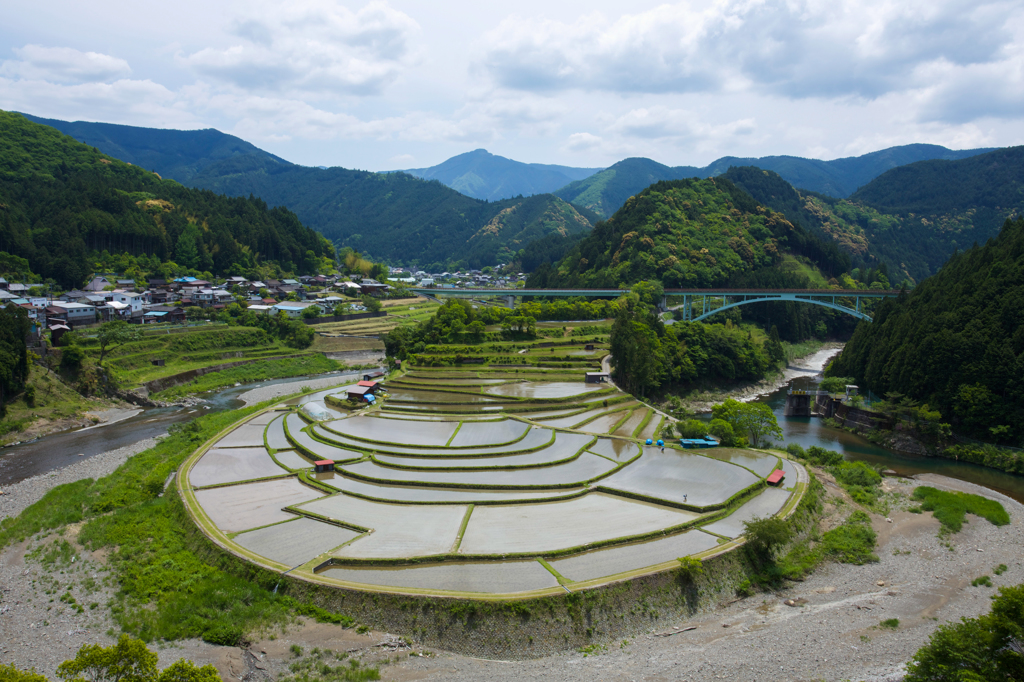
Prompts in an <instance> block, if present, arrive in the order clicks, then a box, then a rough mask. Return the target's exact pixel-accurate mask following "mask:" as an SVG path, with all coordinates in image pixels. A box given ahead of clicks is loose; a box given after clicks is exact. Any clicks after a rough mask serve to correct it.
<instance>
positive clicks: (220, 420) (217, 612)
mask: <svg viewBox="0 0 1024 682" xmlns="http://www.w3.org/2000/svg"><path fill="white" fill-rule="evenodd" d="M267 404H269V403H267ZM261 407H263V406H262V405H261V406H253V407H248V408H243V409H242V410H237V411H234V412H228V413H221V414H215V415H210V416H207V417H201V418H199V419H196V420H194V421H192V422H189V423H188V424H186V425H184V426H181V427H177V426H176V427H172V433H171V434H170V435H169V436H168V437H167V438H165V439H163V440H161V441H160V443H158V444H157V445H156V446H155V447H153V448H150V449H149V450H145V451H143V452H141V453H139V454H137V455H135V456H134V457H131V458H130V459H128V461H127V462H125V463H124V464H123V465H121V466H120V467H119V468H118V469H117V470H116V471H115V472H114V473H112V474H111V475H109V476H106V477H104V478H101V479H99V480H93V479H85V480H82V481H76V482H75V483H70V484H65V485H60V486H57V487H55V488H53V489H52V490H50V491H49V492H48V493H47V494H46V495H44V496H43V498H42V499H41V500H40V501H39V502H37V503H35V504H33V505H31V506H29V507H28V508H26V509H25V510H24V511H23V512H22V513H21V514H19V515H18V516H17V517H13V518H6V519H3V521H0V547H4V546H7V545H8V544H10V543H12V542H16V541H22V540H24V539H26V538H28V537H31V536H33V535H36V536H37V537H38V535H37V534H39V533H41V532H43V531H47V530H52V529H56V528H60V527H62V526H65V525H67V524H70V523H79V522H84V525H83V527H82V530H81V532H80V533H79V540H80V541H81V542H82V543H83V544H84V545H86V546H87V547H89V548H90V549H92V550H97V549H107V550H108V551H109V552H110V554H109V565H110V568H111V571H112V573H113V575H114V578H115V579H116V581H117V585H118V587H119V590H118V593H117V595H116V596H115V598H114V600H113V602H112V614H113V616H114V619H115V620H116V622H117V623H118V625H120V627H121V628H122V629H123V630H124V631H125V632H129V633H131V634H133V635H136V636H138V637H140V638H142V639H143V640H145V641H147V642H148V641H153V640H154V639H166V640H173V639H181V638H189V637H202V638H203V639H205V640H206V641H209V642H212V643H215V644H223V645H234V644H237V643H238V642H239V641H241V640H242V639H243V638H244V637H245V636H246V635H247V634H248V633H250V632H254V631H258V630H260V629H264V628H272V627H275V626H281V625H285V624H287V623H288V622H291V621H292V620H294V619H295V618H296V617H297V616H299V615H304V616H309V617H312V618H315V619H317V620H320V621H323V622H334V623H340V624H343V625H351V624H352V622H351V619H349V618H347V617H345V616H341V615H338V614H334V613H330V612H328V611H325V610H323V609H320V608H318V607H315V606H312V605H310V604H306V603H302V602H299V601H298V600H296V599H294V598H293V597H290V596H288V595H287V594H286V593H285V592H286V590H287V587H285V590H281V591H280V592H279V593H275V591H274V587H275V585H273V584H267V582H266V581H271V580H272V581H275V582H276V580H277V578H276V577H272V576H270V575H269V574H259V573H253V574H250V575H234V574H232V573H229V572H227V571H226V570H224V569H223V568H221V567H219V566H216V565H213V564H211V563H209V562H207V561H205V560H204V559H202V558H201V557H200V556H199V555H198V554H196V553H195V551H194V538H195V537H197V536H198V533H199V530H198V529H196V527H195V526H194V524H193V523H192V522H191V520H190V518H189V517H188V514H187V513H186V512H185V509H184V507H183V505H182V504H181V501H180V500H179V498H178V497H177V495H176V492H174V489H172V492H171V494H169V495H166V496H163V497H158V495H159V494H160V493H161V492H162V490H163V484H164V481H165V480H166V478H167V476H168V474H170V472H172V471H174V470H175V469H176V468H177V467H178V466H179V465H180V464H181V462H182V461H184V459H185V458H186V457H188V456H189V455H190V454H191V453H192V452H193V451H194V450H195V448H196V447H198V445H199V444H200V443H202V442H204V441H205V440H207V439H209V438H210V437H212V436H213V435H215V434H217V433H219V432H221V431H223V430H224V428H225V427H227V426H229V425H230V424H232V423H234V422H235V421H236V420H238V419H239V418H240V417H243V416H246V415H248V414H252V413H253V412H255V411H257V410H258V409H260V408H261ZM65 544H66V543H64V544H62V543H60V542H57V543H55V544H53V545H51V546H50V547H48V548H47V549H46V550H44V552H43V553H42V560H43V561H44V562H45V561H52V562H53V563H60V562H61V561H62V560H63V559H64V556H65V554H67V553H68V551H69V550H68V549H67V548H66V547H65ZM261 576H262V577H261ZM359 679H363V678H359ZM365 679H370V678H365Z"/></svg>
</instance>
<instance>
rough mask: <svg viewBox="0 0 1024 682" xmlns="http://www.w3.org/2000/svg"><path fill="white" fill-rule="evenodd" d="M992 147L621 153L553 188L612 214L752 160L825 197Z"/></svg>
mask: <svg viewBox="0 0 1024 682" xmlns="http://www.w3.org/2000/svg"><path fill="white" fill-rule="evenodd" d="M989 151H991V150H990V149H966V150H952V149H946V148H945V147H940V146H938V145H930V144H910V145H904V146H902V147H892V148H890V149H883V150H881V151H877V152H872V153H870V154H864V155H863V156H855V157H849V158H844V159H834V160H832V161H821V160H819V159H805V158H801V157H799V156H764V157H761V158H740V157H735V156H725V157H722V158H721V159H718V160H717V161H714V162H712V163H711V164H709V165H708V166H705V167H704V168H696V167H693V166H678V167H675V168H672V167H669V166H664V165H662V164H660V163H657V162H655V161H651V160H650V159H644V158H634V159H625V160H624V161H620V162H619V163H617V164H615V165H613V166H610V167H609V168H606V169H605V170H603V171H601V172H600V173H595V174H594V175H592V176H590V177H589V178H586V179H584V180H579V181H577V182H573V183H570V184H568V185H566V186H565V187H563V188H562V189H559V190H558V191H556V192H555V194H556V195H558V196H560V197H561V198H563V199H565V200H566V201H569V202H572V203H573V204H576V205H577V206H585V207H586V208H589V209H591V210H592V211H595V212H596V213H598V214H599V215H601V216H602V217H607V216H610V215H611V214H612V213H614V212H615V211H617V210H618V209H619V207H620V206H622V205H623V204H624V203H625V202H626V199H628V198H629V197H631V196H633V195H634V194H636V193H638V192H639V191H640V190H642V189H643V188H644V187H647V186H648V185H650V184H653V183H655V182H658V181H660V180H677V179H680V178H694V177H696V178H708V177H716V176H718V175H722V174H724V173H726V172H727V171H728V170H729V168H731V167H733V166H755V167H757V168H761V169H763V170H768V171H772V172H775V173H778V174H779V175H780V176H782V178H783V179H785V180H786V182H788V183H790V184H791V185H793V186H794V187H798V188H801V189H803V190H806V191H808V192H816V193H819V194H822V195H824V196H827V197H847V196H849V195H850V194H851V193H852V192H854V191H855V190H856V189H857V188H858V187H860V186H861V185H864V184H865V183H867V182H869V181H870V180H872V179H873V178H875V177H877V176H878V175H880V174H882V173H884V172H886V171H888V170H889V169H891V168H895V167H897V166H901V165H903V164H908V163H913V162H916V161H921V160H923V159H948V160H952V159H963V158H968V157H972V156H975V155H978V154H982V153H985V152H989Z"/></svg>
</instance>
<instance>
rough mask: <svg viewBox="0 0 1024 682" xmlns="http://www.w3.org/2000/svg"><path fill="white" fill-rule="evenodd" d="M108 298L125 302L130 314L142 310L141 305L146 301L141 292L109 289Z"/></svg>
mask: <svg viewBox="0 0 1024 682" xmlns="http://www.w3.org/2000/svg"><path fill="white" fill-rule="evenodd" d="M110 300H111V301H115V302H117V303H124V304H126V305H127V306H128V308H129V309H130V310H131V312H132V314H134V313H136V312H139V313H141V312H142V305H143V304H144V303H145V302H146V297H145V295H143V294H136V293H135V292H130V291H111V292H110Z"/></svg>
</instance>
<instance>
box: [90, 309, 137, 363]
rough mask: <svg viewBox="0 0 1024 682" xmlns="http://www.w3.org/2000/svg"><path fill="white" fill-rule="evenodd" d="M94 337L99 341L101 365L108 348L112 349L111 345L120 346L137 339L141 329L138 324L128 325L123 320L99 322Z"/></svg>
mask: <svg viewBox="0 0 1024 682" xmlns="http://www.w3.org/2000/svg"><path fill="white" fill-rule="evenodd" d="M96 338H97V340H99V342H100V364H101V365H102V364H103V358H104V357H105V356H106V354H107V349H108V348H110V349H111V350H112V349H113V347H116V346H120V345H121V344H124V343H128V342H129V341H138V340H139V339H141V338H142V329H141V328H139V327H138V326H135V325H130V324H128V323H127V322H125V321H124V320H114V321H112V322H104V323H103V324H101V325H100V329H99V332H98V333H97V334H96Z"/></svg>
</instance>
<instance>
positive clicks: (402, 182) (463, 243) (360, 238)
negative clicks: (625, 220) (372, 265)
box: [47, 121, 597, 270]
mask: <svg viewBox="0 0 1024 682" xmlns="http://www.w3.org/2000/svg"><path fill="white" fill-rule="evenodd" d="M50 123H52V124H53V125H54V127H62V128H66V129H67V130H69V131H70V133H71V134H72V135H74V136H75V137H78V138H80V139H81V140H84V141H87V144H90V145H92V146H94V147H96V148H97V149H99V150H100V151H102V152H104V153H106V154H109V155H110V156H114V157H117V158H121V157H120V156H119V155H120V154H123V155H124V156H125V158H123V159H122V160H126V161H128V162H130V163H133V164H136V165H142V166H144V167H146V168H150V167H152V168H151V169H152V170H154V171H156V172H158V173H160V174H161V175H162V176H163V175H165V174H166V176H167V177H171V178H175V179H178V180H180V181H181V182H182V183H184V184H187V185H189V186H192V187H197V188H201V189H208V190H211V191H213V192H217V193H219V194H227V195H229V196H236V197H248V196H250V195H251V196H255V197H260V198H261V199H262V200H263V201H265V202H267V203H268V204H270V205H271V206H284V207H287V208H288V209H289V210H291V211H294V212H295V213H296V214H297V215H298V217H299V219H300V220H301V221H302V222H303V223H304V224H305V225H308V226H309V227H312V228H313V229H315V230H316V231H318V232H320V233H321V234H323V235H324V236H325V237H327V239H329V240H331V241H332V242H334V243H335V244H336V245H337V246H339V247H342V246H350V247H352V248H354V249H356V250H358V251H361V252H362V253H363V254H364V255H366V256H369V257H372V258H375V259H379V260H387V261H390V262H398V263H402V264H419V265H421V266H424V267H426V266H428V265H431V266H433V265H436V266H438V267H437V268H436V269H440V270H444V269H455V268H457V267H475V268H479V267H482V266H485V265H494V264H496V263H498V262H509V261H511V260H513V259H514V258H515V257H516V255H517V252H518V251H519V250H521V249H522V248H523V247H524V246H525V245H526V243H528V241H529V240H531V239H535V238H538V237H542V236H545V235H549V234H555V235H571V234H576V233H578V232H579V231H581V230H589V229H590V226H591V225H592V224H593V222H594V221H595V220H596V219H597V216H596V215H595V214H593V213H591V212H589V211H586V210H584V209H580V210H577V209H576V208H573V207H571V206H569V205H568V204H566V203H565V202H564V201H562V200H561V199H558V198H556V197H554V196H552V195H550V194H544V195H537V197H531V198H530V200H524V199H522V198H519V199H506V200H503V201H500V202H487V201H483V200H480V199H473V198H471V197H468V196H465V195H463V194H460V193H459V192H456V191H455V190H453V189H450V188H448V187H446V186H444V185H443V184H441V182H439V181H437V180H429V181H428V180H421V179H419V178H415V177H413V176H411V175H407V174H405V173H371V172H368V171H357V170H349V169H346V168H338V167H335V168H311V167H307V166H299V165H296V164H292V163H289V162H288V161H285V160H283V159H280V158H278V157H276V156H274V155H273V154H269V153H267V152H265V151H263V150H261V149H259V148H257V147H254V146H252V145H250V144H249V143H247V142H244V141H242V140H239V139H238V138H236V137H232V136H231V135H224V134H223V133H220V132H218V131H215V130H200V131H178V130H156V129H152V128H134V127H131V126H115V125H108V124H102V123H83V122H76V123H64V122H61V121H52V122H51V121H48V122H47V124H50ZM496 158H499V157H496ZM133 159H134V160H133ZM513 163H514V162H513ZM523 165H525V164H523ZM538 197H539V198H538ZM510 209H511V210H510ZM428 269H435V268H432V267H431V268H428Z"/></svg>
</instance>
